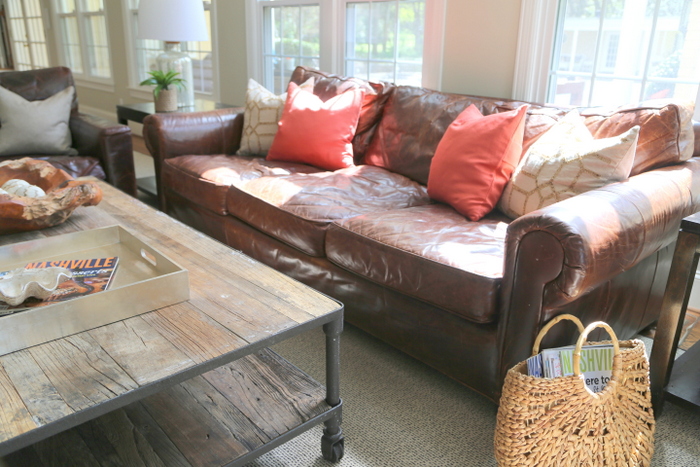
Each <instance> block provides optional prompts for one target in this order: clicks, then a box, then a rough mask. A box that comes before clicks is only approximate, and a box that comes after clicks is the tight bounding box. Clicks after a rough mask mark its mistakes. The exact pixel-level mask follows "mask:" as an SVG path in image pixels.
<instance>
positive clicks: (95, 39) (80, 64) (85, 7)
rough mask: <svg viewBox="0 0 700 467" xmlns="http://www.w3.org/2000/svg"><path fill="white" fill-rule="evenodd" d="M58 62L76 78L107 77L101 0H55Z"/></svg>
mask: <svg viewBox="0 0 700 467" xmlns="http://www.w3.org/2000/svg"><path fill="white" fill-rule="evenodd" d="M55 6H56V15H57V18H58V30H59V32H58V44H59V51H60V54H61V61H62V63H63V64H64V65H65V66H67V67H69V68H70V69H71V70H72V72H73V74H75V75H78V77H80V76H81V75H82V77H88V78H97V79H102V80H111V78H112V66H111V61H110V54H109V41H108V33H107V19H106V17H105V15H106V13H105V9H104V1H103V0H55Z"/></svg>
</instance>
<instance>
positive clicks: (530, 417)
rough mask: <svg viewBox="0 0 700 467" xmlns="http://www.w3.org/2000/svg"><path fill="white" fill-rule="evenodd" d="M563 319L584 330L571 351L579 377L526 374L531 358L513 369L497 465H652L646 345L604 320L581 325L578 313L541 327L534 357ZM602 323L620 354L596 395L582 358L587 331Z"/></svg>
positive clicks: (506, 390) (497, 444) (501, 409)
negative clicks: (622, 334)
mask: <svg viewBox="0 0 700 467" xmlns="http://www.w3.org/2000/svg"><path fill="white" fill-rule="evenodd" d="M562 319H569V320H572V321H574V322H575V323H576V324H577V326H578V328H579V331H581V335H580V336H579V338H578V341H577V342H576V347H575V350H574V356H573V366H574V376H562V377H558V378H551V379H545V378H538V377H534V376H528V374H527V363H526V362H521V363H519V364H517V365H516V366H514V367H513V368H511V369H510V370H509V371H508V374H507V375H506V379H505V382H504V385H503V394H502V396H501V402H500V406H499V408H498V418H497V421H496V434H495V438H494V445H495V453H496V459H497V460H498V465H499V466H501V467H504V466H519V467H520V466H561V467H568V466H576V467H579V466H590V467H623V466H624V467H635V466H640V467H641V466H649V465H650V463H651V457H652V455H653V454H654V427H655V424H654V413H653V411H652V408H651V392H650V390H649V364H648V361H647V358H646V354H645V352H644V343H643V342H641V341H639V340H630V341H622V342H618V340H617V336H616V335H615V332H614V331H613V330H612V328H611V327H610V326H608V325H607V324H605V323H603V322H595V323H592V324H590V325H589V326H588V327H587V328H586V329H583V325H581V322H580V321H579V320H578V318H576V317H575V316H572V315H560V316H558V317H557V318H555V319H553V320H552V321H550V322H549V323H547V325H546V326H545V327H544V328H543V329H542V330H541V331H540V333H539V334H538V336H537V339H536V340H535V345H534V348H533V355H537V354H538V353H539V346H540V342H541V341H542V338H543V337H544V335H545V334H546V333H547V331H549V329H550V328H551V327H552V326H553V325H555V324H556V323H558V322H559V321H561V320H562ZM598 327H602V328H604V329H605V330H606V331H607V332H608V333H609V334H610V337H611V338H612V344H613V346H614V351H615V354H614V357H613V367H612V377H611V379H610V381H609V382H608V384H607V385H606V386H605V388H604V389H603V390H602V391H600V392H598V393H593V392H591V391H590V390H589V389H588V388H587V387H586V384H585V382H584V380H583V376H582V375H581V371H580V357H581V347H582V346H583V345H584V342H586V340H587V338H588V334H589V333H590V332H591V331H592V330H593V329H595V328H598ZM607 343H609V342H607ZM591 344H592V343H591Z"/></svg>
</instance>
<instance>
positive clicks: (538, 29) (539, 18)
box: [511, 0, 700, 120]
mask: <svg viewBox="0 0 700 467" xmlns="http://www.w3.org/2000/svg"><path fill="white" fill-rule="evenodd" d="M564 1H566V0H558V1H551V0H522V3H521V7H520V29H519V33H518V47H517V49H516V59H515V72H514V76H513V90H512V96H511V97H512V98H513V99H516V100H523V101H527V102H537V103H541V104H544V103H546V101H547V95H548V91H549V89H548V88H549V81H550V80H549V74H550V70H549V69H550V66H551V62H552V57H553V55H554V48H555V47H556V46H557V44H555V38H556V35H557V34H556V33H557V30H556V29H557V27H563V25H564V22H563V20H562V18H561V15H562V14H563V9H562V8H561V4H562V3H563V2H564ZM645 79H646V78H645ZM695 102H700V82H699V83H698V92H697V95H696V99H695ZM694 119H695V120H700V106H698V105H696V106H695V114H694Z"/></svg>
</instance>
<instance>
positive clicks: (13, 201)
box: [0, 157, 102, 234]
mask: <svg viewBox="0 0 700 467" xmlns="http://www.w3.org/2000/svg"><path fill="white" fill-rule="evenodd" d="M11 180H13V182H11V183H9V184H8V182H10V181H11ZM15 180H20V181H19V182H18V181H15ZM22 181H23V182H26V184H24V183H23V182H22ZM6 184H8V186H9V188H7V187H6ZM0 187H2V188H0V190H1V191H0V234H8V233H15V232H24V231H28V230H37V229H43V228H45V227H51V226H54V225H57V224H60V223H62V222H64V221H65V220H66V219H68V217H69V216H70V215H71V214H72V213H73V211H74V210H75V209H76V208H77V207H78V206H94V205H96V204H98V203H99V202H100V201H101V200H102V190H101V189H100V187H99V186H98V185H97V184H96V183H95V182H92V181H89V180H75V179H73V177H71V176H70V175H68V174H67V173H66V172H64V171H63V170H61V169H57V168H56V167H54V166H53V165H51V164H50V163H48V162H46V161H39V160H34V159H31V158H28V157H25V158H24V159H18V160H12V161H5V162H0ZM42 193H44V194H43V195H42Z"/></svg>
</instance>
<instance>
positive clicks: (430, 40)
mask: <svg viewBox="0 0 700 467" xmlns="http://www.w3.org/2000/svg"><path fill="white" fill-rule="evenodd" d="M247 6H248V8H247V9H246V11H247V14H248V18H247V24H250V25H252V26H253V27H251V28H249V29H248V57H249V63H248V67H249V70H251V74H252V76H253V78H255V79H257V80H258V81H260V82H261V83H262V84H263V85H264V86H265V87H267V88H268V89H270V90H273V91H274V92H276V93H281V92H284V90H285V88H286V85H287V82H288V81H289V77H290V75H291V73H292V71H293V70H294V68H295V67H296V66H298V65H305V66H309V67H311V68H317V69H321V70H323V71H327V72H331V73H337V74H341V75H346V76H355V77H358V78H364V79H369V80H373V81H390V82H394V83H397V84H410V85H416V86H421V85H423V86H426V87H432V88H435V89H438V88H439V86H440V81H441V79H440V78H441V77H440V72H441V70H442V44H443V34H444V33H443V31H444V10H445V2H444V0H248V4H247Z"/></svg>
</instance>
